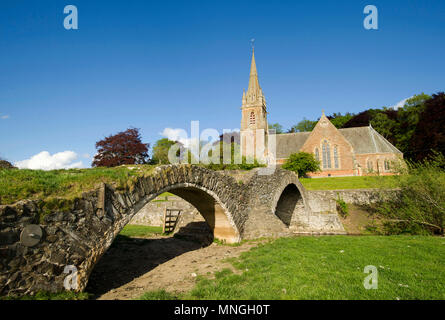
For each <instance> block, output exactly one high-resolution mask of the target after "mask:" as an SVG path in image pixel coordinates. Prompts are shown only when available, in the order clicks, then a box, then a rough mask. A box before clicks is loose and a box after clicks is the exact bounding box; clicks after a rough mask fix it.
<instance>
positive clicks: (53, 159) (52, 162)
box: [15, 151, 83, 170]
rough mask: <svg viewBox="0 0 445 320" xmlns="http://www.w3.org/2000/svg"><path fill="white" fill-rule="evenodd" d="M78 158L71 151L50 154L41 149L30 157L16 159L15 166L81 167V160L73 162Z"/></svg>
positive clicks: (41, 167)
mask: <svg viewBox="0 0 445 320" xmlns="http://www.w3.org/2000/svg"><path fill="white" fill-rule="evenodd" d="M77 158H78V155H77V153H75V152H73V151H63V152H59V153H55V154H53V155H51V154H50V153H49V152H48V151H42V152H40V153H38V154H36V155H34V156H32V157H31V158H30V159H26V160H22V161H18V162H16V163H15V166H16V167H18V168H20V169H34V170H37V169H41V170H55V169H72V168H83V163H82V161H78V162H74V161H75V160H76V159H77Z"/></svg>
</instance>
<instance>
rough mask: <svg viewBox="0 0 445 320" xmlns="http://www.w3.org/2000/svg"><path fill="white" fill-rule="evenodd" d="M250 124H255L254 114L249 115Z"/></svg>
mask: <svg viewBox="0 0 445 320" xmlns="http://www.w3.org/2000/svg"><path fill="white" fill-rule="evenodd" d="M250 124H255V112H253V111H252V112H251V113H250Z"/></svg>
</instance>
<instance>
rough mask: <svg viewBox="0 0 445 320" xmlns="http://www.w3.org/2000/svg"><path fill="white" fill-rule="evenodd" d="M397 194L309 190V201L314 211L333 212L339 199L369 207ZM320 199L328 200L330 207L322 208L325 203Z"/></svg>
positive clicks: (388, 191)
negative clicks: (382, 198)
mask: <svg viewBox="0 0 445 320" xmlns="http://www.w3.org/2000/svg"><path fill="white" fill-rule="evenodd" d="M396 192H397V189H392V190H385V193H384V194H383V193H381V192H380V191H379V189H346V190H310V191H309V190H308V191H307V195H308V200H309V201H310V203H311V205H312V206H313V210H320V211H324V210H332V208H333V207H334V206H336V201H335V200H337V199H338V198H339V197H340V199H343V201H344V202H346V203H351V204H356V205H369V204H372V203H376V202H378V201H380V200H381V197H391V196H393V195H394V194H395V193H396ZM320 199H326V200H327V201H328V202H324V204H327V203H329V207H326V208H324V207H320V206H322V205H323V202H320V201H319V200H320Z"/></svg>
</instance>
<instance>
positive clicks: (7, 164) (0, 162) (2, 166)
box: [0, 159, 15, 169]
mask: <svg viewBox="0 0 445 320" xmlns="http://www.w3.org/2000/svg"><path fill="white" fill-rule="evenodd" d="M0 169H15V167H14V166H13V165H12V164H11V163H10V162H8V161H6V160H3V159H0Z"/></svg>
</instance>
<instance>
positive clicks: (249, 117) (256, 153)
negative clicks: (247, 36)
mask: <svg viewBox="0 0 445 320" xmlns="http://www.w3.org/2000/svg"><path fill="white" fill-rule="evenodd" d="M240 137H241V150H242V154H243V156H246V157H255V158H257V159H260V158H262V157H263V156H266V155H267V138H268V124H267V111H266V99H265V98H264V94H263V90H261V87H260V83H259V81H258V72H257V68H256V63H255V49H252V63H251V66H250V78H249V87H248V89H247V92H245V91H244V92H243V100H242V107H241V130H240Z"/></svg>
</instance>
